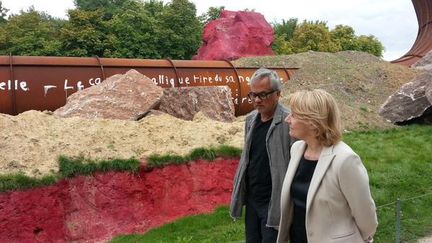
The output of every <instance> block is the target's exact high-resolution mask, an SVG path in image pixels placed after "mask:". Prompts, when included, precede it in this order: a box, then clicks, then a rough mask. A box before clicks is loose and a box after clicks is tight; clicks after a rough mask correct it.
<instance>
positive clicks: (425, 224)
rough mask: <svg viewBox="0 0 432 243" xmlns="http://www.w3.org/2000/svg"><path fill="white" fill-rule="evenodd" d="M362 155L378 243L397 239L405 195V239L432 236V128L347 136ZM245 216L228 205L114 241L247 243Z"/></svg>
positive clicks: (402, 229) (415, 127)
mask: <svg viewBox="0 0 432 243" xmlns="http://www.w3.org/2000/svg"><path fill="white" fill-rule="evenodd" d="M344 141H345V142H346V143H348V144H349V145H350V146H351V147H352V148H353V149H354V150H355V151H356V152H357V153H358V154H359V155H360V157H361V158H362V159H363V162H364V163H365V166H366V168H367V169H368V172H369V177H370V185H371V188H372V195H373V197H374V199H375V202H376V205H377V207H378V220H379V227H378V231H377V234H376V236H375V242H378V243H386V242H395V239H396V234H395V232H396V216H395V215H396V210H395V206H396V204H395V202H396V200H397V199H398V198H400V199H401V202H402V203H401V206H402V207H401V209H402V218H401V239H402V242H415V241H416V240H417V239H418V238H421V237H423V236H426V235H429V234H432V206H431V205H432V126H410V127H403V128H399V129H393V130H387V131H369V132H353V133H348V134H345V135H344ZM243 241H244V224H243V220H239V221H237V222H233V221H232V220H231V218H230V217H229V215H228V209H227V207H221V208H219V209H217V210H216V211H215V213H213V214H210V215H198V216H194V217H187V218H184V219H181V220H178V221H176V222H174V223H171V224H167V225H165V226H163V227H160V228H157V229H154V230H151V231H149V232H148V233H146V234H144V235H127V236H119V237H116V238H115V239H113V241H112V242H243Z"/></svg>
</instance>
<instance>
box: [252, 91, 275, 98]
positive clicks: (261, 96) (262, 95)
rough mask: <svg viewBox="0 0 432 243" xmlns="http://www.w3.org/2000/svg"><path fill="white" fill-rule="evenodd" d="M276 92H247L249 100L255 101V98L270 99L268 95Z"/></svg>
mask: <svg viewBox="0 0 432 243" xmlns="http://www.w3.org/2000/svg"><path fill="white" fill-rule="evenodd" d="M276 91H277V90H272V91H269V92H261V93H254V92H249V94H248V97H249V99H251V100H255V98H256V97H258V98H260V100H265V99H267V98H268V97H270V95H271V94H273V93H274V92H276Z"/></svg>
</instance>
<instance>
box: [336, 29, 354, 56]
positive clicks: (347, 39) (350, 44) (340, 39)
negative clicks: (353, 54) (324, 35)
mask: <svg viewBox="0 0 432 243" xmlns="http://www.w3.org/2000/svg"><path fill="white" fill-rule="evenodd" d="M330 33H331V37H332V40H333V42H335V43H336V44H337V45H338V46H339V49H340V50H342V51H347V50H356V49H357V47H356V36H355V32H354V29H353V28H352V27H350V26H347V25H336V27H335V28H334V29H333V30H332V31H331V32H330Z"/></svg>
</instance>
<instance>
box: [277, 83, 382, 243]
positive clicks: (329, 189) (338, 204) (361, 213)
mask: <svg viewBox="0 0 432 243" xmlns="http://www.w3.org/2000/svg"><path fill="white" fill-rule="evenodd" d="M289 106H290V108H291V114H290V115H289V116H288V117H287V118H286V119H285V121H286V122H287V123H288V124H289V127H290V135H291V137H294V138H296V139H299V141H297V142H295V143H294V144H293V145H292V147H291V160H290V162H289V165H288V170H287V172H286V175H285V180H284V183H283V186H282V192H281V220H280V226H279V234H278V240H277V242H291V243H303V242H309V243H327V242H329V243H330V242H338V243H342V242H344V243H345V242H346V243H357V242H359V243H361V242H372V237H373V235H374V233H375V231H376V227H377V225H378V221H377V215H376V211H375V203H374V201H373V199H372V196H371V193H370V188H369V178H368V174H367V171H366V168H365V167H364V165H363V163H362V161H361V159H360V157H359V156H358V155H357V154H356V153H355V152H354V151H353V150H352V149H351V148H350V147H349V146H348V145H347V144H345V143H344V142H342V141H341V137H342V130H341V121H340V119H341V118H340V114H339V110H338V107H337V104H336V101H335V99H334V98H333V97H332V96H331V95H330V94H329V93H327V92H326V91H324V90H319V89H316V90H313V91H299V92H296V93H294V94H292V95H291V96H290V98H289Z"/></svg>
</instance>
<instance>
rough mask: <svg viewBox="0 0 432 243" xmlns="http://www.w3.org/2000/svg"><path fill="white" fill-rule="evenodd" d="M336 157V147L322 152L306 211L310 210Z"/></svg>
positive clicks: (308, 196) (310, 189)
mask: <svg viewBox="0 0 432 243" xmlns="http://www.w3.org/2000/svg"><path fill="white" fill-rule="evenodd" d="M305 146H306V145H305ZM303 151H304V150H303ZM335 156H336V154H335V153H334V145H333V146H330V147H324V148H323V150H322V151H321V154H320V157H319V159H318V163H317V165H316V168H315V172H314V175H313V177H312V180H311V182H310V186H309V191H308V194H307V200H306V211H308V210H309V208H310V205H311V202H312V200H313V198H314V197H315V194H316V192H317V190H318V187H319V185H320V184H321V181H322V179H323V178H324V175H325V173H326V171H327V169H328V168H329V166H330V164H331V163H332V161H333V158H334V157H335Z"/></svg>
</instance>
